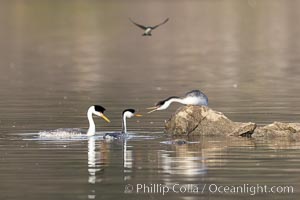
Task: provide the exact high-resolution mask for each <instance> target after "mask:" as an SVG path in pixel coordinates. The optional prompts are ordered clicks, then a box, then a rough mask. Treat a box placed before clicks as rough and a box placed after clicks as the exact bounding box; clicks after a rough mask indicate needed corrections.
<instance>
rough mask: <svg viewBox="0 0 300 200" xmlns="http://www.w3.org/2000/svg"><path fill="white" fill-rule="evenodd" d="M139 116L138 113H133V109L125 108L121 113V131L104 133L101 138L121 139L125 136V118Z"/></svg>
mask: <svg viewBox="0 0 300 200" xmlns="http://www.w3.org/2000/svg"><path fill="white" fill-rule="evenodd" d="M134 116H135V117H141V116H142V115H140V114H135V110H134V109H126V110H124V111H123V113H122V131H121V132H113V133H106V134H105V135H104V136H103V138H104V139H121V138H123V137H126V135H127V126H126V118H132V117H134Z"/></svg>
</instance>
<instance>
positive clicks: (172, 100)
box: [163, 97, 185, 109]
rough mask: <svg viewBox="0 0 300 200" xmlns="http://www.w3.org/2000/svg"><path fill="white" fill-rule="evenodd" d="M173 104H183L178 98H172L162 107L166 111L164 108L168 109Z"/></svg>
mask: <svg viewBox="0 0 300 200" xmlns="http://www.w3.org/2000/svg"><path fill="white" fill-rule="evenodd" d="M173 102H177V103H181V104H185V101H184V99H181V98H179V97H174V98H172V99H169V100H168V101H166V102H165V104H164V105H163V107H164V108H165V109H166V108H168V107H169V106H170V105H171V103H173Z"/></svg>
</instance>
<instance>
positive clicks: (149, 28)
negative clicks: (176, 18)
mask: <svg viewBox="0 0 300 200" xmlns="http://www.w3.org/2000/svg"><path fill="white" fill-rule="evenodd" d="M129 20H130V21H131V22H132V23H133V24H134V25H136V26H137V27H139V28H141V29H143V30H144V33H143V36H151V35H152V34H151V32H152V31H153V30H154V29H156V28H157V27H159V26H161V25H163V24H165V23H167V21H169V18H167V19H165V21H163V22H162V23H160V24H157V25H156V26H144V25H140V24H138V23H136V22H134V21H133V20H132V19H130V18H129Z"/></svg>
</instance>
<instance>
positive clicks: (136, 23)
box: [129, 18, 147, 30]
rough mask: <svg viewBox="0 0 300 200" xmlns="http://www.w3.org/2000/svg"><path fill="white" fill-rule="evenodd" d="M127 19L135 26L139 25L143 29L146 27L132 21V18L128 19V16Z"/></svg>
mask: <svg viewBox="0 0 300 200" xmlns="http://www.w3.org/2000/svg"><path fill="white" fill-rule="evenodd" d="M129 20H130V21H131V22H132V23H133V24H134V25H136V26H137V27H140V28H141V29H143V30H146V29H147V27H146V26H143V25H141V24H138V23H136V22H134V21H133V20H132V19H130V18H129Z"/></svg>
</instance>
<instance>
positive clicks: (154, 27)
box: [151, 18, 169, 29]
mask: <svg viewBox="0 0 300 200" xmlns="http://www.w3.org/2000/svg"><path fill="white" fill-rule="evenodd" d="M167 21H169V18H167V19H165V21H163V22H162V23H160V24H157V25H156V26H153V27H151V28H152V29H156V28H157V27H159V26H161V25H163V24H165V23H167Z"/></svg>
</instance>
